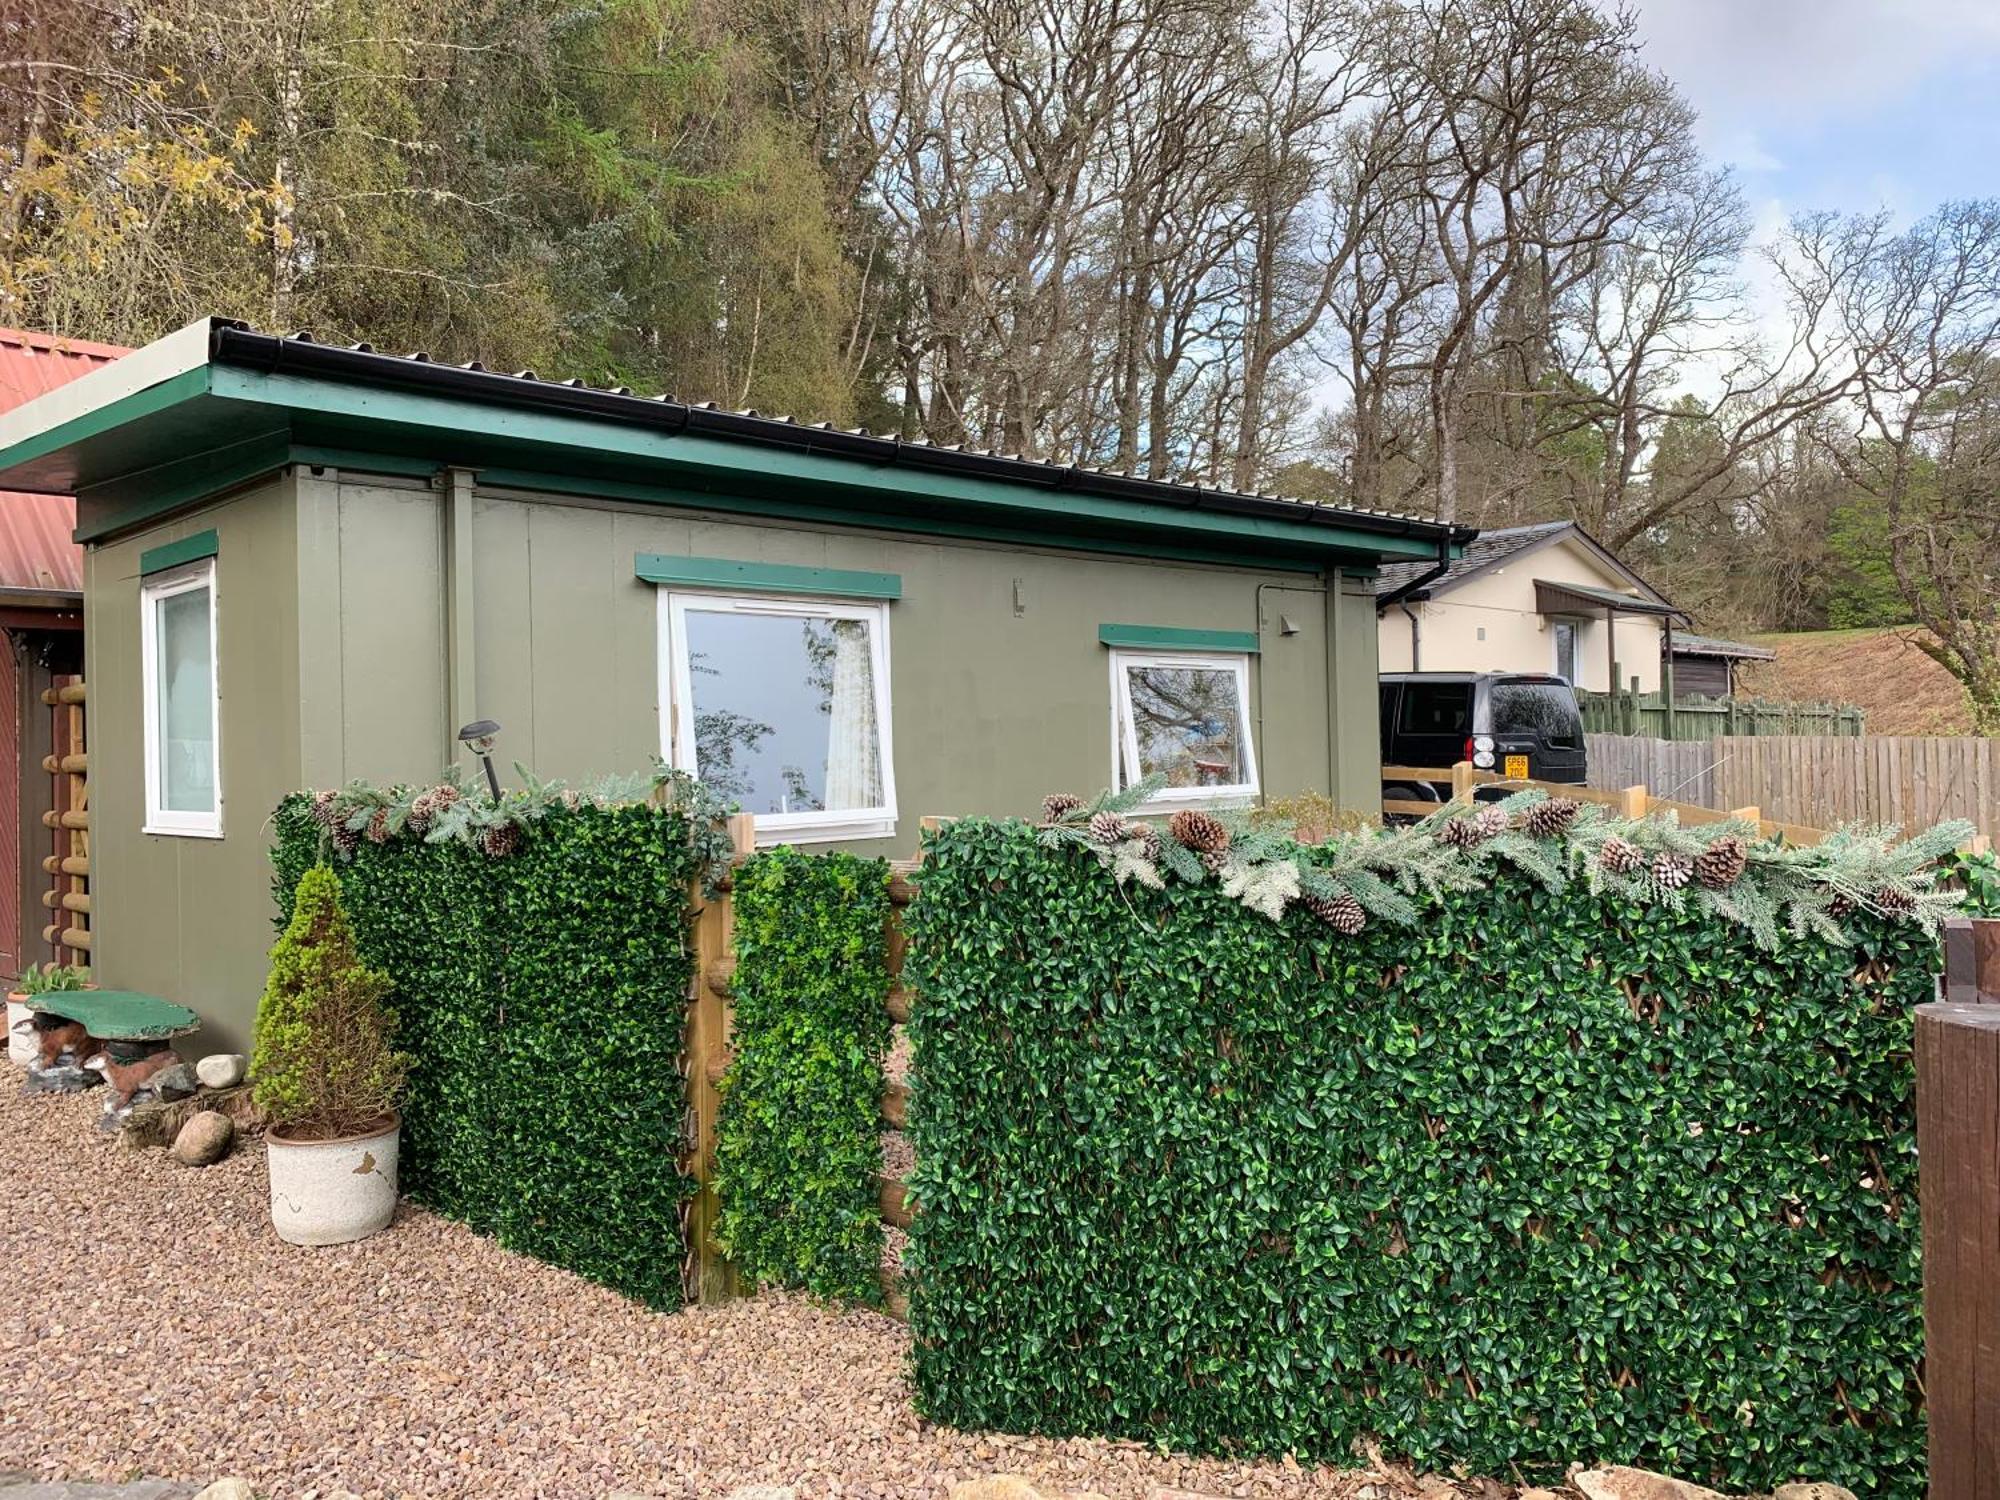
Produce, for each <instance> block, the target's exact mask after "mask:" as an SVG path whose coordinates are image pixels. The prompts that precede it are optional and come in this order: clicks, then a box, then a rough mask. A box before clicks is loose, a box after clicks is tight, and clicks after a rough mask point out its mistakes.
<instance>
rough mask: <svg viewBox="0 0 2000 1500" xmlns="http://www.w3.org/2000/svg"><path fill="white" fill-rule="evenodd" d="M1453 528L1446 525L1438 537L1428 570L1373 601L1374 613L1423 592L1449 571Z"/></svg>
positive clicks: (1392, 606)
mask: <svg viewBox="0 0 2000 1500" xmlns="http://www.w3.org/2000/svg"><path fill="white" fill-rule="evenodd" d="M1454 530H1456V528H1454V527H1446V528H1445V532H1444V534H1443V535H1442V536H1440V537H1439V538H1438V555H1437V562H1436V564H1435V565H1434V566H1432V568H1431V569H1430V571H1429V572H1427V573H1419V574H1418V575H1417V576H1416V577H1415V578H1412V579H1411V580H1410V581H1409V582H1408V583H1405V584H1400V585H1398V586H1397V587H1396V588H1393V589H1391V590H1389V592H1388V593H1386V594H1384V595H1383V596H1382V597H1381V598H1380V599H1377V600H1376V601H1375V613H1376V615H1377V616H1378V617H1379V616H1381V615H1383V614H1386V613H1387V612H1388V611H1389V610H1391V609H1394V608H1395V607H1396V606H1397V605H1398V604H1401V603H1402V602H1403V601H1404V600H1405V599H1407V598H1409V597H1410V596H1411V595H1413V594H1418V593H1421V592H1423V590H1425V589H1427V588H1429V587H1430V586H1431V585H1432V584H1433V583H1436V582H1437V581H1438V580H1439V579H1440V578H1442V577H1444V575H1445V574H1447V573H1449V572H1450V571H1451V542H1452V533H1453V531H1454Z"/></svg>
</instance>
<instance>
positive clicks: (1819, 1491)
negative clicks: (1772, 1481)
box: [1771, 1479, 1854, 1500]
mask: <svg viewBox="0 0 2000 1500" xmlns="http://www.w3.org/2000/svg"><path fill="white" fill-rule="evenodd" d="M1771 1500H1854V1491H1853V1490H1850V1489H1847V1488H1845V1487H1843V1486H1841V1485H1837V1484H1828V1483H1827V1482H1826V1481H1825V1480H1823V1479H1822V1480H1818V1481H1816V1482H1815V1483H1812V1484H1781V1485H1779V1486H1778V1487H1777V1488H1776V1489H1775V1490H1773V1491H1772V1492H1771Z"/></svg>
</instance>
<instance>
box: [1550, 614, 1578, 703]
mask: <svg viewBox="0 0 2000 1500" xmlns="http://www.w3.org/2000/svg"><path fill="white" fill-rule="evenodd" d="M1576 628H1577V627H1576V621H1574V620H1557V621H1556V622H1555V636H1556V676H1558V677H1560V678H1561V679H1562V680H1563V681H1564V682H1567V683H1568V684H1569V685H1570V686H1571V687H1575V686H1576Z"/></svg>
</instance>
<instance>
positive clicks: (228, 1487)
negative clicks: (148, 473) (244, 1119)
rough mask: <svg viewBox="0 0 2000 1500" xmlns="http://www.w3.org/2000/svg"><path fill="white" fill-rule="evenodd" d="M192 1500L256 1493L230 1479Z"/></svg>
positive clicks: (241, 1498) (245, 1498)
mask: <svg viewBox="0 0 2000 1500" xmlns="http://www.w3.org/2000/svg"><path fill="white" fill-rule="evenodd" d="M200 1118H201V1116H199V1115H197V1116H195V1119H197V1120H198V1119H200ZM190 1123H192V1122H190ZM224 1123H227V1121H225V1122H224ZM194 1500H257V1492H256V1491H255V1490H253V1489H251V1488H250V1481H249V1480H247V1479H236V1478H233V1477H232V1478H229V1479H218V1480H216V1481H215V1483H214V1484H211V1485H210V1486H209V1487H208V1488H207V1489H205V1490H203V1491H202V1492H201V1493H200V1494H198V1495H196V1496H195V1497H194Z"/></svg>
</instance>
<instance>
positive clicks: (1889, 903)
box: [1872, 885, 1917, 917]
mask: <svg viewBox="0 0 2000 1500" xmlns="http://www.w3.org/2000/svg"><path fill="white" fill-rule="evenodd" d="M1872 899H1873V901H1874V903H1875V906H1876V908H1877V909H1878V910H1879V911H1881V912H1882V913H1883V914H1884V915H1885V916H1891V917H1913V916H1915V915H1916V914H1917V898H1916V897H1915V896H1912V895H1911V894H1910V893H1909V892H1908V891H1906V890H1904V889H1903V888H1902V887H1901V886H1900V885H1885V886H1883V887H1882V889H1881V890H1879V891H1877V892H1876V893H1875V895H1874V896H1873V898H1872Z"/></svg>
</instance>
